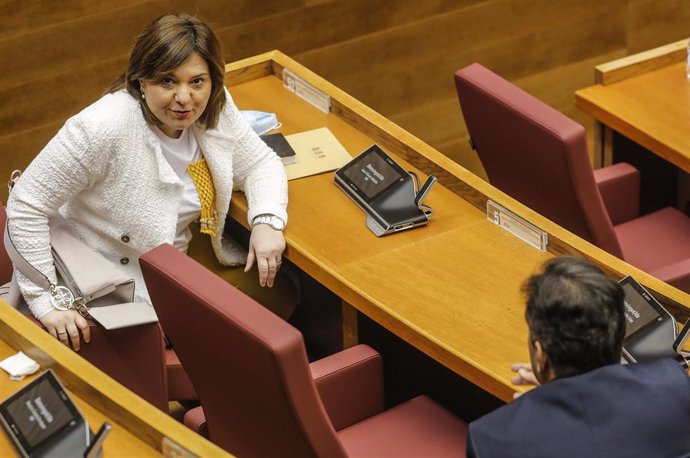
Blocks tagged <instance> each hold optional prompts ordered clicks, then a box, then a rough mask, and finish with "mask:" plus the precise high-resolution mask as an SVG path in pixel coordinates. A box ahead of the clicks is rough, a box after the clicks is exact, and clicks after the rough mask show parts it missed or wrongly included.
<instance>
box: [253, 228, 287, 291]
mask: <svg viewBox="0 0 690 458" xmlns="http://www.w3.org/2000/svg"><path fill="white" fill-rule="evenodd" d="M283 251H285V237H283V233H282V232H281V231H276V230H275V229H273V228H272V227H271V226H269V225H268V224H257V225H256V226H254V228H253V229H252V235H251V237H250V238H249V255H248V256H247V266H246V267H245V268H244V271H245V272H249V270H250V269H251V268H252V267H253V266H254V261H256V265H257V267H258V269H259V284H260V285H261V286H269V287H271V286H273V280H274V279H275V276H276V272H278V269H280V264H281V263H282V262H283V261H282V255H283Z"/></svg>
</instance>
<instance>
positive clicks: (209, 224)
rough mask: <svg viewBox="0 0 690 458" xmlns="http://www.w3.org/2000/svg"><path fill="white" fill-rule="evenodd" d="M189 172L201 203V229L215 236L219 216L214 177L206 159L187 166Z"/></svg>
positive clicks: (203, 232) (204, 232)
mask: <svg viewBox="0 0 690 458" xmlns="http://www.w3.org/2000/svg"><path fill="white" fill-rule="evenodd" d="M187 172H188V173H189V176H190V177H191V178H192V181H193V182H194V186H196V190H197V192H198V193H199V202H200V203H201V219H200V222H201V228H200V229H199V231H200V232H201V233H202V234H207V235H210V236H213V235H214V234H215V233H216V225H217V223H218V214H217V213H216V210H215V202H216V189H215V187H214V186H213V177H212V176H211V170H210V169H209V168H208V164H207V163H206V159H204V158H201V159H199V160H198V161H196V162H193V163H191V164H189V165H188V166H187Z"/></svg>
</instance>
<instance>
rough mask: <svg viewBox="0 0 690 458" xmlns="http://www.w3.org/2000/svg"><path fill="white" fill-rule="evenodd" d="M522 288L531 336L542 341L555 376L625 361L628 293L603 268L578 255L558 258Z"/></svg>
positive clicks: (546, 265) (547, 263)
mask: <svg viewBox="0 0 690 458" xmlns="http://www.w3.org/2000/svg"><path fill="white" fill-rule="evenodd" d="M523 292H524V293H525V294H526V295H527V309H526V311H525V317H526V319H527V325H528V326H529V330H530V333H531V336H532V339H533V340H538V341H539V342H540V343H541V345H542V347H543V349H544V352H546V354H547V355H548V357H549V359H550V360H551V363H552V365H553V369H554V372H555V375H556V378H563V377H570V376H573V375H578V374H583V373H585V372H589V371H591V370H593V369H597V368H599V367H602V366H605V365H607V364H615V363H618V362H619V361H620V357H621V347H622V345H623V336H624V335H625V312H624V306H623V301H624V297H625V295H624V293H623V289H622V288H621V287H620V285H618V283H616V282H615V281H613V280H611V279H610V278H609V277H608V276H606V274H605V273H604V272H603V271H602V270H601V269H600V268H599V267H597V266H596V265H594V264H592V263H591V262H590V261H588V260H586V259H584V258H578V257H574V256H560V257H557V258H553V259H551V260H549V261H547V262H546V263H545V264H544V268H543V272H541V273H538V274H536V275H532V276H531V277H530V278H529V279H528V280H527V281H526V282H525V284H524V286H523Z"/></svg>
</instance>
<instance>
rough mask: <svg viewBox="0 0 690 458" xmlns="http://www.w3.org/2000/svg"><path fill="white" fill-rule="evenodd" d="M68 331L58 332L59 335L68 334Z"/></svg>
mask: <svg viewBox="0 0 690 458" xmlns="http://www.w3.org/2000/svg"><path fill="white" fill-rule="evenodd" d="M66 335H67V331H62V332H58V336H66Z"/></svg>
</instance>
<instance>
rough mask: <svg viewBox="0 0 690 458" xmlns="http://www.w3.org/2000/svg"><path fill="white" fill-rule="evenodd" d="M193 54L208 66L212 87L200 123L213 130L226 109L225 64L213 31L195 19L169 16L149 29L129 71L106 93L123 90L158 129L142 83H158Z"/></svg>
mask: <svg viewBox="0 0 690 458" xmlns="http://www.w3.org/2000/svg"><path fill="white" fill-rule="evenodd" d="M194 53H197V54H199V55H200V56H201V57H202V58H203V59H204V60H205V61H206V63H207V64H208V68H209V72H210V77H211V83H212V87H211V95H210V96H209V100H208V104H207V105H206V110H204V113H203V114H202V115H201V116H200V117H199V120H198V121H197V123H198V124H199V126H200V127H203V128H205V129H213V128H214V127H216V125H217V124H218V118H219V117H220V112H221V111H222V109H223V106H224V105H225V90H224V77H225V62H224V61H223V52H222V50H221V47H220V43H219V42H218V39H217V38H216V36H215V34H214V33H213V31H212V30H211V28H210V27H209V26H208V24H207V23H206V22H205V21H204V20H202V19H199V18H196V17H194V16H190V15H188V14H167V15H165V16H161V17H159V18H158V19H156V20H155V21H153V22H152V23H151V24H150V25H149V26H148V27H146V28H145V29H144V31H143V32H142V33H141V35H139V37H138V38H137V41H136V42H135V43H134V46H132V50H131V51H130V54H129V64H128V65H127V70H126V71H125V73H124V74H123V75H121V76H120V78H118V79H117V80H116V81H115V82H114V83H113V84H112V85H111V86H110V88H109V89H108V91H107V92H115V91H118V90H120V89H122V88H123V87H124V88H125V89H127V92H129V94H130V95H131V96H132V97H134V98H135V99H137V100H138V101H139V105H141V109H142V111H143V113H144V118H145V119H146V121H147V122H149V123H152V124H156V125H159V124H160V121H159V120H158V119H157V118H156V117H155V116H154V114H153V113H151V110H149V107H148V106H147V105H146V102H145V101H144V99H143V97H142V95H141V86H140V84H139V81H140V80H142V79H145V80H156V79H159V78H160V77H161V76H163V75H165V74H166V73H168V72H170V71H172V70H174V69H175V68H177V67H179V66H180V65H182V64H184V63H185V62H186V61H187V60H188V59H189V58H190V57H191V56H192V54H194Z"/></svg>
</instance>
